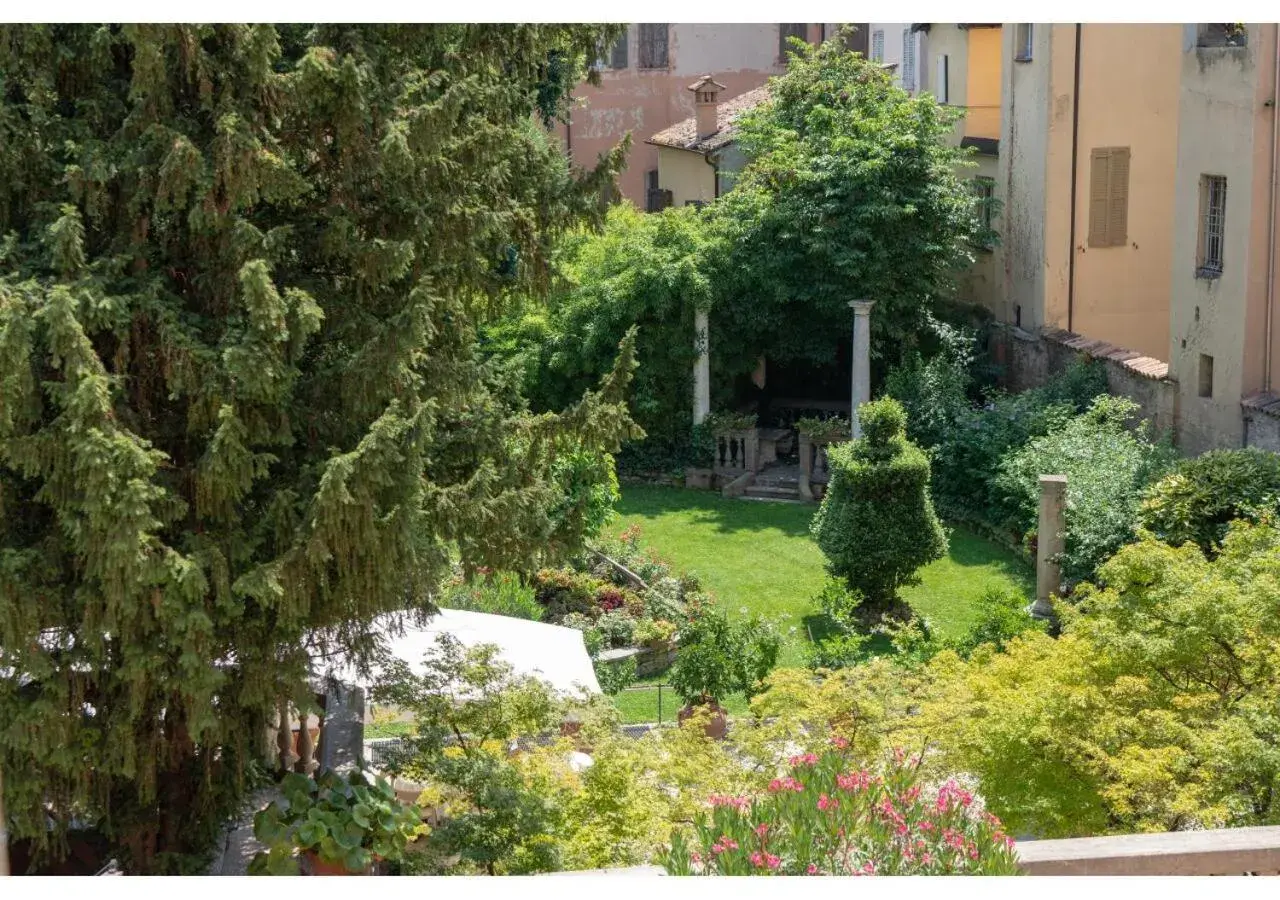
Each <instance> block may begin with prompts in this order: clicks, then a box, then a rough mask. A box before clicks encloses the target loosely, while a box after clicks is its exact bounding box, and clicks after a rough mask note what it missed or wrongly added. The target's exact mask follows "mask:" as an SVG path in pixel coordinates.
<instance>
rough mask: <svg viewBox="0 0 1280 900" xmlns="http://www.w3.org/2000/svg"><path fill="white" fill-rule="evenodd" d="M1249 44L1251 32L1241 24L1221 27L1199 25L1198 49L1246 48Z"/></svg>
mask: <svg viewBox="0 0 1280 900" xmlns="http://www.w3.org/2000/svg"><path fill="white" fill-rule="evenodd" d="M1248 43H1249V30H1248V29H1247V28H1245V26H1244V25H1243V24H1242V23H1240V22H1228V23H1226V24H1221V25H1197V26H1196V46H1197V47H1244V46H1247V45H1248Z"/></svg>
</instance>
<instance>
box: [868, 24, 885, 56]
mask: <svg viewBox="0 0 1280 900" xmlns="http://www.w3.org/2000/svg"><path fill="white" fill-rule="evenodd" d="M871 61H872V62H884V31H882V30H880V29H877V30H875V31H873V32H871Z"/></svg>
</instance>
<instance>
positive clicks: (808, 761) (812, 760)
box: [791, 753, 818, 769]
mask: <svg viewBox="0 0 1280 900" xmlns="http://www.w3.org/2000/svg"><path fill="white" fill-rule="evenodd" d="M817 763H818V757H817V755H816V754H813V753H806V754H804V755H803V756H793V757H791V768H793V769H794V768H797V767H798V766H813V765H817Z"/></svg>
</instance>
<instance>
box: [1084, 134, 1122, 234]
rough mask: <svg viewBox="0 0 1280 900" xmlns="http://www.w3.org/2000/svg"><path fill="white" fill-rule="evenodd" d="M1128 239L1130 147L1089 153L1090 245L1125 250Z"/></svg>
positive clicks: (1105, 148) (1104, 149)
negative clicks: (1122, 248) (1123, 248)
mask: <svg viewBox="0 0 1280 900" xmlns="http://www.w3.org/2000/svg"><path fill="white" fill-rule="evenodd" d="M1128 240H1129V148H1128V147H1104V148H1100V149H1095V150H1093V151H1092V152H1091V153H1090V154H1089V246H1090V247H1123V246H1124V245H1125V244H1127V243H1128Z"/></svg>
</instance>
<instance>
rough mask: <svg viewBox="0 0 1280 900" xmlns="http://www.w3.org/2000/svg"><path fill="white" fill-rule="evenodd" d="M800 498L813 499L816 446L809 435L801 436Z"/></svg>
mask: <svg viewBox="0 0 1280 900" xmlns="http://www.w3.org/2000/svg"><path fill="white" fill-rule="evenodd" d="M799 443H800V496H801V497H803V498H804V499H805V500H812V499H813V485H812V484H811V483H810V480H811V479H812V478H813V457H814V444H813V441H812V440H811V439H810V437H809V435H807V434H801V435H800V442H799Z"/></svg>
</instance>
